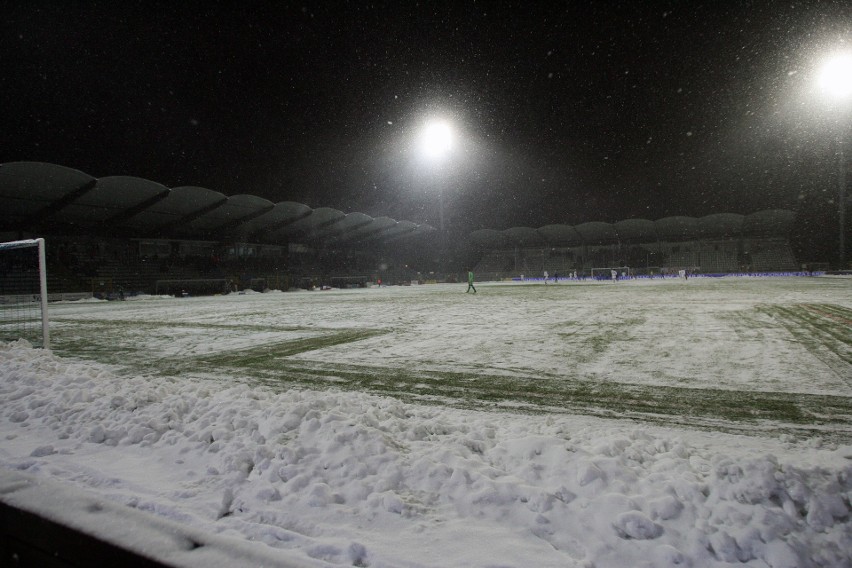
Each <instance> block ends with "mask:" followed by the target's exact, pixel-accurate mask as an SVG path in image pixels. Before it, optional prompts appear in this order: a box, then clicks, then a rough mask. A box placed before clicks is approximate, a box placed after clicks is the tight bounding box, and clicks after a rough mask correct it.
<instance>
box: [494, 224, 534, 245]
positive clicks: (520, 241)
mask: <svg viewBox="0 0 852 568" xmlns="http://www.w3.org/2000/svg"><path fill="white" fill-rule="evenodd" d="M503 234H504V235H505V236H506V238H507V239H508V240H509V243H510V244H513V245H516V246H521V247H523V246H532V245H539V244H542V242H543V241H542V239H541V235H539V234H538V231H536V230H535V229H533V228H532V227H512V228H511V229H506V230H505V231H503Z"/></svg>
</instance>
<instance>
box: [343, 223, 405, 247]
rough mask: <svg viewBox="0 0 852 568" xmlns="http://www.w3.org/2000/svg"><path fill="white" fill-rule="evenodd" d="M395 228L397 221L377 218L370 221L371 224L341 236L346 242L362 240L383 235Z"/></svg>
mask: <svg viewBox="0 0 852 568" xmlns="http://www.w3.org/2000/svg"><path fill="white" fill-rule="evenodd" d="M393 227H396V219H391V218H390V217H376V218H375V219H373V220H372V221H370V223H368V224H366V225H362V226H360V227H358V228H356V229H353V230H352V231H348V232H347V233H345V234H343V235H341V239H342V240H345V241H350V240H353V239H361V238H364V237H369V236H373V235H375V234H379V233H382V232H384V231H386V230H388V229H392V228H393Z"/></svg>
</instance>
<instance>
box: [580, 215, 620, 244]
mask: <svg viewBox="0 0 852 568" xmlns="http://www.w3.org/2000/svg"><path fill="white" fill-rule="evenodd" d="M574 229H575V230H576V231H577V232H578V233H579V234H580V236H581V237H582V238H583V242H584V243H585V244H587V245H601V244H605V243H614V242H615V241H617V240H618V235H616V234H615V227H614V226H613V224H612V223H603V222H601V221H590V222H588V223H583V224H581V225H577V226H575V227H574Z"/></svg>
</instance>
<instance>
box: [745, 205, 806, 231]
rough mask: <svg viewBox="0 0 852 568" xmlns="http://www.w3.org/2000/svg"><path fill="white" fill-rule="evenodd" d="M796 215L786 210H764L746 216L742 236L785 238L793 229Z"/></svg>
mask: <svg viewBox="0 0 852 568" xmlns="http://www.w3.org/2000/svg"><path fill="white" fill-rule="evenodd" d="M795 219H796V214H795V213H793V212H792V211H789V210H787V209H766V210H764V211H758V212H756V213H752V214H751V215H746V218H745V220H744V221H743V234H744V235H752V236H757V235H759V236H767V237H768V236H779V237H780V236H787V235H789V234H790V231H791V230H792V229H793V222H794V221H795Z"/></svg>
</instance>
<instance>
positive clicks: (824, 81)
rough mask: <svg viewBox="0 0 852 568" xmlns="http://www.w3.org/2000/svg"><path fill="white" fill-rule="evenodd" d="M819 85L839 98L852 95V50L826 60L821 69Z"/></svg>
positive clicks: (824, 90)
mask: <svg viewBox="0 0 852 568" xmlns="http://www.w3.org/2000/svg"><path fill="white" fill-rule="evenodd" d="M819 86H820V89H822V91H823V92H825V93H827V94H829V95H831V96H832V97H834V98H837V99H845V98H847V97H849V96H850V95H852V52H850V53H839V54H836V55H834V56H833V57H832V58H831V59H829V60H828V61H826V62H825V64H824V65H823V66H822V69H821V70H820V74H819Z"/></svg>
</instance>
